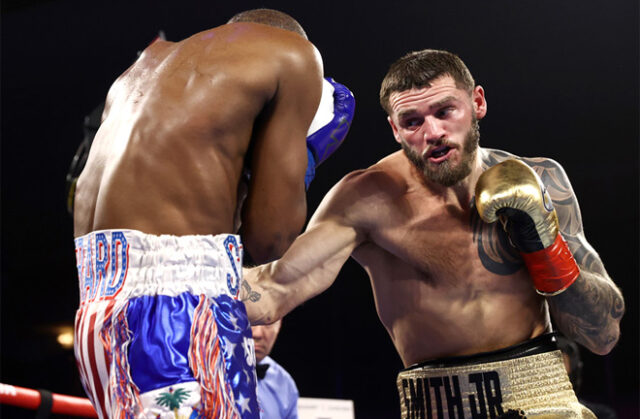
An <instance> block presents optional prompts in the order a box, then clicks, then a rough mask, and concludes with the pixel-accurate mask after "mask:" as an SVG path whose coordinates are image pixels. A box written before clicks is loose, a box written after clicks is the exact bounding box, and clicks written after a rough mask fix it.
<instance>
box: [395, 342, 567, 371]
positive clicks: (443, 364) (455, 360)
mask: <svg viewBox="0 0 640 419" xmlns="http://www.w3.org/2000/svg"><path fill="white" fill-rule="evenodd" d="M557 349H558V339H557V338H556V334H555V333H547V334H544V335H540V336H538V337H536V338H533V339H530V340H528V341H526V342H523V343H519V344H517V345H513V346H509V347H506V348H503V349H498V350H497V351H491V352H482V353H478V354H474V355H464V356H454V357H450V358H440V359H434V360H431V361H426V362H422V363H419V364H414V365H411V366H410V367H407V368H405V369H404V370H403V371H410V370H412V369H416V368H448V367H459V366H462V365H476V364H485V363H487V362H495V361H506V360H508V359H515V358H521V357H523V356H530V355H537V354H541V353H545V352H551V351H555V350H557Z"/></svg>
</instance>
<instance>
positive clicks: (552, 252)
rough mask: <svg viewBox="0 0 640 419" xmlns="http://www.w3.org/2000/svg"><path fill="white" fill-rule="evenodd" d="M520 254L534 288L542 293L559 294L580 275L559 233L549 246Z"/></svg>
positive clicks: (548, 294)
mask: <svg viewBox="0 0 640 419" xmlns="http://www.w3.org/2000/svg"><path fill="white" fill-rule="evenodd" d="M521 255H522V259H524V263H525V264H526V265H527V270H528V271H529V274H530V275H531V279H532V280H533V284H534V285H535V287H536V290H538V293H540V294H542V295H547V296H550V295H557V294H560V293H561V292H562V291H564V290H566V289H567V288H569V285H571V284H573V282H574V281H575V280H576V279H577V278H578V276H579V275H580V268H578V264H577V263H576V261H575V259H574V258H573V254H572V253H571V250H569V246H567V242H566V241H564V239H563V238H562V236H561V235H560V234H558V235H557V236H556V239H555V241H554V242H553V244H552V245H551V246H549V247H547V248H545V249H542V250H538V251H536V252H532V253H521Z"/></svg>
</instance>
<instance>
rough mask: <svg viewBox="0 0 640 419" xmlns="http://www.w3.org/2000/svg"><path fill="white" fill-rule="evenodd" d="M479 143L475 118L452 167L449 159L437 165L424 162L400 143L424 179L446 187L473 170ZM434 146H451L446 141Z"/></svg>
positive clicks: (478, 132) (407, 146)
mask: <svg viewBox="0 0 640 419" xmlns="http://www.w3.org/2000/svg"><path fill="white" fill-rule="evenodd" d="M479 143H480V127H479V124H478V120H477V119H476V118H475V117H474V118H473V120H472V121H471V128H469V131H468V132H467V135H466V137H465V139H464V143H463V144H462V159H461V161H460V163H458V164H457V165H454V164H453V163H452V162H451V160H449V159H447V160H445V161H443V162H442V163H437V164H433V163H430V162H429V161H425V160H423V158H422V156H421V155H420V154H418V153H417V152H415V151H414V150H412V149H411V148H410V147H409V145H408V144H407V143H405V142H404V140H403V141H402V142H401V144H402V150H404V154H405V155H406V156H407V158H408V159H409V161H410V162H411V163H412V164H413V165H414V166H415V167H416V169H418V170H419V171H420V172H421V173H422V174H423V176H424V178H425V179H427V180H429V181H431V182H434V183H437V184H440V185H442V186H446V187H449V186H453V185H455V184H457V183H458V182H460V181H461V180H462V179H464V178H466V177H467V176H469V173H471V169H472V168H473V163H474V161H475V157H476V152H477V151H478V144H479ZM435 146H436V147H440V146H451V145H449V144H448V142H447V140H440V141H439V142H438V143H436V144H435Z"/></svg>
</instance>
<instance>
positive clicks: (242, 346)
mask: <svg viewBox="0 0 640 419" xmlns="http://www.w3.org/2000/svg"><path fill="white" fill-rule="evenodd" d="M110 233H112V232H106V235H105V234H104V232H101V233H100V234H102V242H100V243H97V241H96V239H95V236H96V233H92V234H90V235H87V236H84V237H83V238H79V239H76V256H77V259H78V277H79V280H80V290H81V297H82V298H81V303H80V307H79V309H78V311H77V313H76V321H75V342H76V344H75V355H76V361H77V364H78V370H79V372H80V377H81V381H82V385H83V387H84V389H85V391H86V393H87V395H88V397H89V399H90V400H91V402H92V403H93V405H94V407H95V408H96V411H97V413H98V416H99V417H100V418H107V417H117V418H141V417H142V418H144V417H153V418H157V417H162V418H164V417H165V413H166V414H167V415H166V417H174V416H173V415H174V414H173V412H172V411H171V410H167V408H164V407H163V406H160V405H158V404H157V403H155V402H153V400H156V399H157V396H155V393H159V392H161V391H164V387H163V386H162V385H158V386H157V388H155V389H153V393H154V397H152V398H150V397H148V395H149V394H150V393H152V392H151V391H148V389H149V385H148V383H146V384H145V387H144V388H143V390H142V391H141V390H140V388H138V386H137V385H136V383H135V382H134V380H133V379H132V372H131V371H136V370H135V369H133V370H132V369H131V368H138V364H139V363H140V362H138V361H136V365H134V366H133V367H132V366H131V365H129V361H130V359H129V354H128V348H129V347H130V345H131V343H132V340H133V337H134V336H136V330H137V329H134V330H131V329H130V324H129V322H128V315H130V314H129V313H130V312H131V307H130V304H131V303H133V301H134V300H135V298H134V299H133V300H132V299H130V298H127V296H128V297H131V294H130V293H129V291H125V292H122V293H120V292H119V290H117V292H114V293H111V294H110V295H106V296H105V295H104V294H103V293H101V289H102V288H104V286H103V285H101V282H102V280H104V275H98V274H97V273H99V272H100V270H101V269H102V272H103V273H105V272H106V273H109V271H108V269H109V267H111V269H117V270H118V271H119V272H124V275H123V276H120V275H119V274H117V275H116V274H113V275H110V276H109V278H116V279H118V278H121V279H122V280H121V281H120V285H123V284H125V282H126V285H127V287H126V288H131V289H133V288H134V287H135V285H136V272H137V271H138V270H137V269H130V268H131V266H128V265H133V266H135V268H139V266H137V264H138V263H139V260H141V259H140V258H138V257H131V258H129V246H131V249H132V254H133V255H135V254H136V252H138V254H140V253H142V252H144V247H143V248H140V247H138V243H140V242H141V241H142V240H141V239H140V237H138V236H137V235H142V233H139V232H131V231H126V232H113V234H112V236H111V237H116V236H115V234H117V237H118V240H121V239H122V240H123V241H122V240H121V242H119V244H118V245H119V246H121V247H119V248H117V249H118V253H114V252H111V251H109V246H111V243H110V242H109V234H110ZM104 237H106V240H105V239H104ZM155 237H160V236H152V239H153V238H155ZM207 237H208V238H207V240H208V242H207V243H206V244H205V246H211V243H212V242H214V240H211V236H207ZM162 238H163V240H166V238H165V237H164V236H163V237H162ZM225 238H226V240H225ZM142 239H144V240H145V242H144V243H146V240H148V236H147V235H144V237H143V238H142ZM177 239H178V240H179V239H180V238H177ZM213 239H215V243H217V244H218V243H219V244H220V246H218V247H217V251H218V252H219V253H220V258H219V260H224V259H226V260H230V261H231V262H232V263H234V264H235V262H237V263H238V265H236V266H233V267H228V268H226V269H228V270H227V271H226V273H224V272H225V271H223V273H222V275H220V277H219V280H220V281H218V280H217V279H216V280H215V281H218V282H216V284H215V287H216V289H217V290H220V285H221V284H224V285H223V286H224V288H225V289H227V288H229V289H228V290H226V292H219V291H216V292H212V293H209V292H205V294H202V293H198V292H195V293H184V292H179V293H178V292H177V293H176V295H174V296H170V297H169V298H171V299H175V300H178V301H179V302H180V303H181V304H183V305H184V303H185V302H187V303H188V305H190V304H192V308H191V309H190V310H184V312H182V313H180V316H176V313H175V312H174V313H173V314H170V316H171V321H175V320H176V318H177V317H181V320H180V321H179V323H183V322H186V323H187V325H189V324H191V333H190V334H188V336H187V339H188V340H189V342H188V346H189V348H188V353H185V354H184V356H185V357H188V359H189V365H188V367H189V368H190V369H191V372H192V373H193V381H185V379H184V377H183V378H182V379H181V382H178V383H176V384H175V385H171V386H168V387H166V388H167V389H168V391H176V390H177V389H179V388H180V387H181V386H182V387H185V388H188V389H189V390H188V391H187V390H181V393H180V394H187V393H189V392H190V394H192V396H196V394H193V393H197V391H195V390H194V389H196V388H199V393H200V394H199V395H197V397H196V398H195V399H194V397H192V396H190V397H189V398H188V402H189V404H190V406H183V407H181V408H180V409H179V412H180V417H182V416H184V415H185V413H186V416H185V417H189V418H229V419H231V418H234V419H235V418H239V419H258V418H259V408H258V402H257V397H256V383H257V379H256V375H255V368H254V366H255V354H254V348H253V340H252V339H251V328H250V324H249V321H248V319H247V316H246V311H245V309H244V305H243V303H242V302H240V301H238V300H236V299H235V297H236V296H237V289H236V288H237V286H238V283H239V281H241V277H240V275H238V273H241V266H242V264H241V258H242V254H241V251H240V254H237V252H234V253H236V254H234V255H233V256H234V257H233V258H227V257H226V255H228V253H231V252H230V251H229V249H226V247H227V246H228V245H229V242H230V240H229V236H227V235H224V236H214V237H213ZM190 240H193V239H190ZM127 242H128V243H127ZM96 243H97V244H96ZM231 243H232V244H233V245H237V246H238V247H239V249H240V250H241V249H242V245H241V244H239V238H238V241H237V242H236V239H235V236H234V238H233V240H231ZM190 244H191V242H190ZM196 244H198V243H196ZM102 246H105V249H104V250H101V247H102ZM113 246H114V248H115V246H116V245H115V244H114V245H113ZM125 246H126V247H125ZM120 249H126V253H125V251H124V250H122V251H120ZM141 249H142V250H141ZM205 250H206V251H208V252H209V253H211V249H205ZM231 250H235V249H231ZM168 252H175V250H172V249H169V250H168ZM209 253H208V254H207V257H208V256H209ZM105 255H108V256H105ZM109 256H110V257H111V259H109ZM118 257H121V259H120V260H118V261H117V260H116V259H117V258H118ZM132 260H133V262H131V261H132ZM116 262H117V263H116ZM227 273H231V275H233V276H234V277H235V278H237V281H229V278H228V276H229V275H227ZM127 276H128V278H127ZM159 282H162V280H160V281H159ZM113 283H115V282H108V283H107V284H106V286H107V287H109V285H110V284H113ZM207 283H209V281H207ZM162 286H163V287H164V288H163V289H167V284H162ZM169 286H170V284H169ZM181 286H182V285H181ZM231 288H233V289H231ZM107 289H108V288H107ZM143 295H145V298H146V299H149V298H151V299H152V300H154V299H156V297H148V296H149V295H151V296H153V295H154V291H153V290H145V292H144V294H143ZM207 295H209V296H207ZM212 295H213V296H212ZM87 296H90V297H91V299H89V300H87V298H86V297H87ZM96 297H97V298H96ZM160 298H166V296H162V297H160ZM138 307H139V306H138ZM194 307H195V308H194ZM138 311H139V310H138ZM138 315H139V313H138V314H136V316H138ZM145 317H148V319H146V318H145V319H144V320H142V321H141V320H140V317H135V321H134V322H133V323H131V324H132V325H133V324H140V323H141V322H142V323H144V322H146V323H147V325H149V322H151V319H154V317H153V315H149V316H145ZM156 320H157V319H156ZM165 320H167V319H165ZM136 327H138V326H136ZM183 346H184V345H183ZM173 350H175V348H173ZM154 361H155V359H154ZM170 367H171V366H169V368H170ZM136 374H137V373H136ZM136 374H133V376H136ZM214 382H215V383H217V384H216V385H212V384H213V383H214ZM196 384H198V385H196ZM194 385H195V386H196V387H194ZM212 389H213V391H212ZM145 395H147V396H145ZM182 399H185V400H187V398H181V399H180V401H182ZM161 400H164V401H165V402H166V401H167V400H169V399H168V398H167V397H165V398H164V399H161ZM171 400H173V399H171ZM176 400H177V399H176ZM194 400H196V401H197V403H196V402H194ZM163 409H164V410H163Z"/></svg>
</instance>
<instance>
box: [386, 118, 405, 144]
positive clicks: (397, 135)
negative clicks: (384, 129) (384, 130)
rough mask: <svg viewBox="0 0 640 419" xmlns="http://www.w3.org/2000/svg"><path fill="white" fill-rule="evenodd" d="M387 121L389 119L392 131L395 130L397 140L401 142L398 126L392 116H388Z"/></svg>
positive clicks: (394, 135)
mask: <svg viewBox="0 0 640 419" xmlns="http://www.w3.org/2000/svg"><path fill="white" fill-rule="evenodd" d="M387 121H389V125H391V131H393V137H394V138H395V139H396V142H397V143H399V144H401V143H402V141H401V140H400V135H399V134H398V127H396V124H394V123H393V119H391V117H390V116H387Z"/></svg>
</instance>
